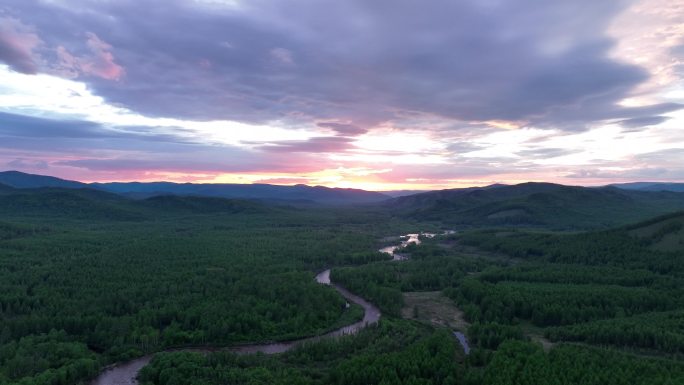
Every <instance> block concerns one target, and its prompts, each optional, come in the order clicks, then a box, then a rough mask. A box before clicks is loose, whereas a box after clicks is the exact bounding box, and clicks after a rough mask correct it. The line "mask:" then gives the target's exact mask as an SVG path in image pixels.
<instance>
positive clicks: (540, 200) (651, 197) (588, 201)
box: [386, 183, 684, 229]
mask: <svg viewBox="0 0 684 385" xmlns="http://www.w3.org/2000/svg"><path fill="white" fill-rule="evenodd" d="M386 207H389V208H391V209H393V210H396V211H397V212H399V213H400V214H401V215H403V216H405V217H409V218H414V219H418V220H431V221H441V222H444V223H448V224H452V225H466V226H468V225H472V226H501V225H514V226H538V227H551V228H558V229H591V228H605V227H610V226H615V225H621V224H625V223H630V222H636V221H640V220H644V219H646V218H649V217H653V216H656V215H660V214H664V213H667V212H672V211H675V210H681V209H684V193H677V192H667V191H661V192H651V191H630V190H621V189H618V188H614V187H601V188H589V187H578V186H564V185H558V184H552V183H523V184H518V185H513V186H504V185H492V186H488V187H482V188H467V189H453V190H441V191H433V192H428V193H423V194H416V195H411V196H405V197H399V198H395V199H392V200H390V201H388V202H387V203H386Z"/></svg>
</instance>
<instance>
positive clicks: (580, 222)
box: [0, 171, 684, 230]
mask: <svg viewBox="0 0 684 385" xmlns="http://www.w3.org/2000/svg"><path fill="white" fill-rule="evenodd" d="M671 185H675V187H676V185H677V184H670V185H669V186H665V187H668V188H674V187H672V186H671ZM405 193H409V192H400V193H399V194H398V195H402V194H405ZM249 201H252V202H249ZM256 201H259V202H262V203H285V204H302V203H303V204H336V205H337V204H348V205H349V204H364V205H371V206H372V207H375V208H377V209H380V210H386V211H387V212H389V213H391V214H392V215H398V216H401V217H404V218H410V219H415V220H418V221H434V222H441V223H442V224H444V225H447V226H454V227H463V226H465V227H470V226H475V227H479V226H523V227H545V228H551V229H566V230H567V229H593V228H606V227H610V226H616V225H622V224H626V223H630V222H632V223H633V222H637V221H640V220H644V219H646V218H649V217H653V216H656V215H662V214H667V213H671V212H673V211H677V210H684V192H677V191H660V190H659V189H658V188H657V187H656V186H654V184H652V183H643V184H639V183H635V184H628V185H627V186H625V185H617V186H605V187H580V186H565V185H559V184H553V183H533V182H529V183H522V184H518V185H502V184H494V185H490V186H485V187H470V188H461V189H448V190H438V191H428V192H422V193H417V194H412V195H402V196H398V197H394V198H392V197H391V196H390V195H388V194H382V193H378V192H372V191H365V190H357V189H340V188H328V187H321V186H313V187H312V186H306V185H295V186H279V185H268V184H252V185H243V184H193V183H170V182H152V183H140V182H131V183H90V184H87V183H81V182H75V181H69V180H63V179H59V178H54V177H49V176H42V175H33V174H25V173H21V172H17V171H8V172H0V214H3V213H4V214H27V213H28V214H30V213H32V212H35V213H51V214H55V215H61V214H66V213H69V214H71V215H76V216H78V217H83V218H88V217H89V216H94V217H105V218H118V219H136V218H140V216H141V215H143V216H145V215H148V216H149V215H157V214H159V213H163V212H165V211H168V212H172V213H179V212H180V213H189V214H190V213H212V212H226V211H227V212H244V211H249V212H255V211H264V210H269V209H271V208H269V207H268V206H265V205H262V204H258V203H259V202H256ZM369 207H370V206H369ZM74 213H75V214H74Z"/></svg>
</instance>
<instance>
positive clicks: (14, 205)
mask: <svg viewBox="0 0 684 385" xmlns="http://www.w3.org/2000/svg"><path fill="white" fill-rule="evenodd" d="M276 209H277V208H275V207H271V206H267V205H265V204H261V203H258V202H254V201H248V200H238V199H225V198H211V197H186V196H173V195H164V196H155V197H151V198H147V199H142V200H134V199H131V198H127V197H123V196H121V195H118V194H114V193H109V192H106V191H100V190H95V189H69V188H60V187H42V188H25V189H13V188H10V187H7V186H4V185H0V217H48V218H53V219H87V220H126V221H139V220H145V219H152V218H161V217H168V216H174V215H193V214H214V213H223V214H225V213H230V214H237V213H246V214H252V213H265V212H269V211H274V210H276Z"/></svg>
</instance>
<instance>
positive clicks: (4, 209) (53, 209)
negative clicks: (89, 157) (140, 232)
mask: <svg viewBox="0 0 684 385" xmlns="http://www.w3.org/2000/svg"><path fill="white" fill-rule="evenodd" d="M131 202H132V201H131V200H129V199H126V198H124V197H121V196H118V195H116V194H111V193H107V192H104V191H98V190H92V189H69V188H59V187H43V188H24V189H15V190H14V191H13V192H10V193H6V194H0V215H1V216H17V217H50V218H56V219H58V218H63V219H92V220H102V219H108V220H139V219H143V218H144V216H143V215H142V214H141V213H140V210H138V209H136V208H135V207H133V206H132V205H131Z"/></svg>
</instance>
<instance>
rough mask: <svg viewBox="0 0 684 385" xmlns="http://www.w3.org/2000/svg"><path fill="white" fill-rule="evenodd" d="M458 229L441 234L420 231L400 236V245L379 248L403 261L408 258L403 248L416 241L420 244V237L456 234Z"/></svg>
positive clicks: (395, 258) (393, 258)
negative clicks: (402, 251)
mask: <svg viewBox="0 0 684 385" xmlns="http://www.w3.org/2000/svg"><path fill="white" fill-rule="evenodd" d="M454 233H456V231H454V230H445V231H444V232H442V233H441V234H435V233H418V234H406V235H403V236H401V237H398V239H400V240H401V243H400V244H398V245H394V246H387V247H383V248H382V249H380V250H378V251H380V252H381V253H387V254H389V255H391V256H392V260H394V261H403V260H406V259H408V255H406V254H402V253H401V252H400V251H401V249H403V248H405V247H406V246H408V245H409V244H410V243H415V244H416V245H420V237H425V238H434V237H435V236H436V235H449V234H454Z"/></svg>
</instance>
